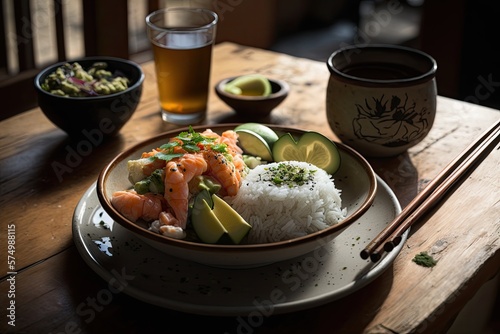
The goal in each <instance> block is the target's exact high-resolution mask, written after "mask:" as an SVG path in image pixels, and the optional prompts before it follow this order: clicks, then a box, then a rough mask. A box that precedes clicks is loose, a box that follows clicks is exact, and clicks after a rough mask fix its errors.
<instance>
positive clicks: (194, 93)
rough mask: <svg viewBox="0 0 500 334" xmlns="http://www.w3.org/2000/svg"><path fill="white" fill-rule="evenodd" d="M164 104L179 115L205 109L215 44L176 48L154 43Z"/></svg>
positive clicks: (160, 90)
mask: <svg viewBox="0 0 500 334" xmlns="http://www.w3.org/2000/svg"><path fill="white" fill-rule="evenodd" d="M153 52H154V58H155V66H156V77H157V81H158V92H159V95H160V104H161V107H162V109H163V110H165V111H167V112H170V113H175V114H196V113H199V112H201V111H205V110H206V108H207V99H208V83H209V77H210V63H211V58H212V44H208V45H205V46H202V47H198V48H193V49H172V48H167V47H162V46H158V45H156V44H153Z"/></svg>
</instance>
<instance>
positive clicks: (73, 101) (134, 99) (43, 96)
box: [35, 57, 144, 138]
mask: <svg viewBox="0 0 500 334" xmlns="http://www.w3.org/2000/svg"><path fill="white" fill-rule="evenodd" d="M68 62H69V63H74V62H78V63H79V64H80V65H82V67H83V68H84V69H86V68H88V67H90V66H91V65H92V64H93V63H95V62H106V63H107V64H108V68H107V69H108V70H109V71H111V72H112V73H115V72H118V73H121V75H123V76H125V77H127V78H128V79H129V80H130V84H129V87H128V88H127V89H126V90H124V91H122V92H119V93H115V94H110V95H100V96H88V97H65V96H57V95H54V94H51V93H49V92H47V91H45V90H43V89H42V87H41V84H42V83H43V82H44V80H45V78H46V77H47V76H48V75H49V74H51V73H52V72H54V71H55V70H56V69H57V68H58V67H60V66H62V65H64V64H65V63H67V62H60V63H57V64H53V65H50V66H48V67H46V68H45V69H43V70H42V71H40V73H39V74H38V75H37V76H36V78H35V89H36V92H37V97H38V105H39V106H40V109H41V110H42V112H43V113H44V114H45V116H47V118H48V119H49V120H50V121H51V122H52V123H54V124H55V125H56V126H57V127H59V128H60V129H62V130H64V131H65V132H66V133H67V134H68V135H69V136H70V137H75V138H79V137H85V135H86V134H87V136H88V135H89V134H94V136H96V131H98V132H99V135H102V137H108V136H113V135H116V134H117V133H118V132H119V131H120V129H121V128H122V127H123V125H125V123H127V121H128V120H129V119H130V117H131V116H132V114H133V113H134V112H135V110H136V108H137V105H138V103H139V100H140V98H141V95H142V84H143V82H144V73H143V72H142V69H141V67H140V66H139V65H138V64H136V63H134V62H132V61H129V60H126V59H120V58H113V57H87V58H81V59H74V60H71V61H68Z"/></svg>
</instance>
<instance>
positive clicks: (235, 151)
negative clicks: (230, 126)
mask: <svg viewBox="0 0 500 334" xmlns="http://www.w3.org/2000/svg"><path fill="white" fill-rule="evenodd" d="M202 134H203V136H205V137H209V138H216V141H215V142H216V143H218V144H220V143H224V144H226V145H227V151H228V153H229V154H231V156H232V157H233V164H234V167H235V168H236V170H237V171H238V172H239V175H237V176H238V179H240V177H241V176H243V175H245V174H246V168H247V165H246V164H245V162H244V161H243V156H242V154H243V149H242V148H241V147H239V146H238V134H237V133H236V132H235V131H233V130H227V131H224V132H223V133H222V135H220V136H219V135H218V134H217V133H215V132H213V131H212V130H210V129H207V130H205V131H204V132H203V133H202Z"/></svg>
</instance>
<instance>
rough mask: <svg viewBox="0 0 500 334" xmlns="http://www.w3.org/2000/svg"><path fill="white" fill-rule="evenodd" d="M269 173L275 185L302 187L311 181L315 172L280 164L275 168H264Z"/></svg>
mask: <svg viewBox="0 0 500 334" xmlns="http://www.w3.org/2000/svg"><path fill="white" fill-rule="evenodd" d="M265 169H266V170H268V171H269V172H270V179H268V180H267V181H271V182H273V183H274V184H276V185H287V186H288V187H290V188H292V187H294V186H297V185H299V186H302V185H304V184H306V183H307V182H309V181H312V180H313V174H314V173H315V172H316V170H308V169H306V168H301V167H298V166H293V165H290V164H285V163H280V164H278V165H277V166H273V167H268V168H265Z"/></svg>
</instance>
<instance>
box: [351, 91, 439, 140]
mask: <svg viewBox="0 0 500 334" xmlns="http://www.w3.org/2000/svg"><path fill="white" fill-rule="evenodd" d="M372 100H373V101H368V99H365V105H364V106H363V105H360V104H356V108H357V110H358V117H356V118H355V119H354V120H353V122H352V126H353V130H354V133H355V134H356V136H357V137H358V138H359V139H363V140H366V141H368V142H371V143H375V144H379V145H383V146H388V147H397V146H404V145H407V144H408V143H410V142H412V141H415V140H418V139H419V138H423V137H424V136H425V134H426V133H427V129H428V127H429V126H430V124H429V120H428V116H429V113H428V112H427V108H426V107H422V108H421V109H420V110H417V106H416V103H415V102H413V103H409V102H408V95H406V94H405V99H404V100H401V98H399V97H398V96H395V95H393V96H392V98H390V99H389V98H384V95H382V96H381V97H380V99H377V98H375V97H372Z"/></svg>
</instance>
